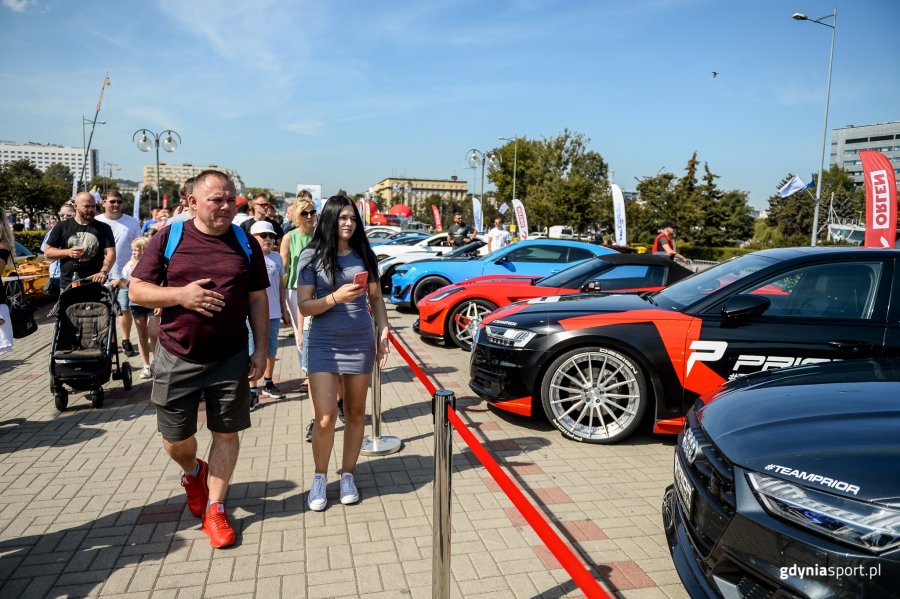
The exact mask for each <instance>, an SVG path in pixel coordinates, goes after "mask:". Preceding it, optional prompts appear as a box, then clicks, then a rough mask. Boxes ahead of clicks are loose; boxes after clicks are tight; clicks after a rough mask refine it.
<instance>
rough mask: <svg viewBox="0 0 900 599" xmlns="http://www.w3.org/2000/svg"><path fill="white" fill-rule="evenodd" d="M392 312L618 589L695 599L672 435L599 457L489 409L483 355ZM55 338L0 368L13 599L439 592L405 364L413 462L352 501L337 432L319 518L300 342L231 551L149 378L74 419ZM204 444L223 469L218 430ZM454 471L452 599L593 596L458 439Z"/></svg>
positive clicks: (4, 567)
mask: <svg viewBox="0 0 900 599" xmlns="http://www.w3.org/2000/svg"><path fill="white" fill-rule="evenodd" d="M42 312H46V309H44V310H42ZM388 313H389V317H390V322H391V326H392V329H393V331H394V333H395V334H396V335H397V336H398V337H399V338H400V339H401V340H402V341H403V342H404V343H405V344H406V345H407V346H408V348H409V351H410V353H411V354H412V356H413V357H414V358H416V359H417V360H419V362H420V364H422V365H423V367H424V369H425V371H426V373H427V374H428V375H429V376H430V377H432V379H433V380H434V381H435V382H436V383H437V385H438V387H443V388H446V389H450V390H452V391H454V392H455V393H456V394H457V398H458V409H459V412H460V415H461V418H462V419H463V421H465V422H467V423H468V424H469V426H470V428H471V430H472V431H473V432H474V434H475V435H476V437H478V438H479V439H481V440H482V441H483V442H484V443H485V445H486V446H487V447H488V448H489V449H490V451H491V452H492V453H493V455H494V456H495V457H496V458H497V459H498V461H499V462H500V463H501V464H502V465H503V466H504V467H505V468H506V469H507V472H508V473H509V474H510V476H511V477H512V478H513V479H514V480H515V481H516V482H517V483H518V484H519V485H520V487H521V488H522V489H523V491H524V493H525V494H526V496H529V497H530V498H531V499H532V500H533V501H534V502H535V503H537V504H538V505H539V507H540V508H541V509H542V510H543V511H544V512H545V513H546V514H547V516H548V517H549V518H550V519H551V522H552V524H553V525H554V527H555V528H556V529H557V530H558V531H559V532H560V533H561V534H562V535H563V537H564V538H565V539H566V540H567V541H568V543H569V544H570V546H571V547H573V549H574V550H575V551H576V553H577V554H578V555H579V556H580V557H581V559H582V560H583V561H584V563H586V564H587V565H588V566H589V567H590V568H591V571H592V572H593V573H594V575H595V576H596V577H598V578H599V579H600V580H601V581H602V583H603V584H604V586H605V587H606V588H607V589H609V590H610V591H611V592H613V593H614V595H616V596H619V597H626V598H634V599H645V598H646V599H650V598H657V597H660V598H661V597H686V596H687V594H686V593H685V591H684V589H683V587H682V586H681V584H680V583H679V580H678V576H677V574H676V573H675V570H674V568H673V566H672V562H671V560H670V559H669V553H668V550H667V549H666V545H665V537H664V535H663V531H662V523H661V519H660V503H661V498H662V494H663V489H664V488H665V486H666V485H668V484H669V483H670V481H671V468H672V452H673V449H672V448H673V439H671V438H666V437H658V436H652V435H650V434H640V435H637V436H636V437H635V438H633V439H631V440H629V441H628V442H627V443H623V444H620V445H615V446H592V445H584V444H579V443H574V442H571V441H567V440H566V439H564V438H562V437H561V436H560V435H559V434H558V433H557V432H556V431H555V429H553V428H552V426H551V425H550V424H549V423H548V422H547V421H546V420H533V419H528V418H521V417H518V416H514V415H509V414H505V413H501V412H497V411H494V410H489V409H487V408H486V407H485V405H484V403H482V402H481V401H479V400H478V399H477V398H475V397H474V396H473V394H472V393H471V392H470V391H469V389H468V386H467V382H468V358H469V354H467V353H465V352H462V351H460V350H457V349H449V348H444V347H437V346H433V345H427V344H425V343H423V342H422V341H421V340H420V339H419V338H418V336H416V335H414V334H413V333H412V330H411V325H412V322H413V320H414V316H413V315H411V314H403V313H400V312H398V311H396V310H394V309H393V307H390V306H389V308H388ZM52 329H53V325H52V323H51V322H45V323H44V324H42V325H41V327H40V329H39V331H38V332H37V333H36V334H34V335H32V336H31V337H28V338H26V339H21V340H17V341H16V346H15V351H14V352H13V353H12V354H6V355H4V356H2V357H0V597H17V598H19V597H21V598H30V597H54V598H57V597H87V596H92V597H93V596H102V597H129V598H132V599H138V598H141V597H153V598H157V597H159V598H163V597H165V598H179V599H181V598H193V597H260V598H269V597H309V598H325V597H373V598H394V597H422V598H425V597H429V596H430V595H431V545H432V536H431V515H432V484H431V478H432V455H433V439H432V435H433V425H432V418H431V413H430V401H429V400H430V398H429V395H428V393H427V392H426V391H425V389H424V387H423V386H422V385H421V384H420V383H419V382H418V381H417V380H416V379H415V377H414V375H413V374H412V371H411V370H410V369H409V368H408V367H407V366H406V365H405V363H404V362H403V361H402V359H401V358H400V356H399V355H398V354H397V352H396V351H392V354H391V356H390V359H389V362H388V364H387V366H386V368H385V369H384V371H383V377H382V412H383V424H382V434H386V435H393V436H396V437H399V438H400V439H401V440H402V441H403V449H402V450H401V451H400V452H399V453H396V454H394V455H390V456H386V457H373V458H366V457H363V458H361V459H360V462H359V466H358V470H357V477H356V479H357V484H358V486H359V489H360V493H361V495H362V501H361V502H360V503H359V504H357V505H354V506H343V505H341V504H340V502H339V501H338V474H337V471H338V468H339V464H340V441H339V437H340V432H339V433H338V439H337V440H336V443H335V454H334V455H333V456H332V460H331V467H330V472H329V478H330V480H329V483H328V496H329V501H330V503H329V507H328V509H326V510H325V511H324V512H320V513H317V512H311V511H309V510H308V508H307V507H306V493H307V490H308V484H309V481H310V480H311V478H312V474H313V463H312V453H311V449H310V445H309V444H307V443H304V442H303V437H304V431H305V427H306V424H307V422H308V420H309V413H308V404H309V400H308V397H307V396H306V395H305V394H303V393H301V392H300V379H299V375H300V372H299V365H298V360H297V353H296V351H295V348H294V345H293V338H291V337H290V336H289V335H288V329H282V332H281V339H280V348H279V361H278V363H277V370H276V377H275V379H276V384H278V385H279V386H280V387H281V389H282V390H284V391H285V392H287V394H288V396H287V398H286V399H285V400H282V401H277V402H276V401H272V400H268V399H266V398H264V399H263V401H262V405H261V406H260V408H259V409H257V410H256V411H255V412H253V416H252V418H253V427H252V428H251V429H249V430H247V431H245V432H243V433H242V435H241V456H240V459H239V462H238V467H237V470H236V472H235V474H234V478H233V481H232V486H231V489H230V492H229V496H228V502H227V505H228V511H229V512H230V514H231V515H232V521H233V523H234V524H235V527H236V528H237V529H238V544H237V545H236V546H235V547H232V548H229V549H223V550H214V549H212V548H211V547H210V546H209V543H208V541H207V538H206V536H205V535H204V534H203V533H202V532H201V531H200V526H199V521H198V519H196V518H194V517H193V516H192V515H191V514H190V512H189V511H188V510H187V509H186V506H185V504H184V494H183V491H182V489H181V487H180V486H179V475H180V471H179V469H178V467H177V466H176V465H175V464H174V463H173V462H171V461H170V460H169V459H168V457H167V456H166V455H165V453H164V452H163V450H162V448H161V445H160V440H159V436H158V434H157V433H156V425H155V415H154V411H153V409H152V407H151V406H150V405H149V394H150V382H149V381H141V380H139V379H137V378H135V385H134V388H133V389H132V390H131V391H128V392H126V391H124V390H123V388H122V384H121V381H110V382H109V383H107V385H105V389H106V402H105V405H104V406H103V407H102V408H99V409H94V408H92V407H91V405H90V403H89V402H88V401H86V400H85V399H84V398H83V394H74V393H73V394H71V395H70V399H69V406H70V407H69V409H68V410H67V411H65V412H63V413H59V412H57V411H56V409H55V407H54V406H53V399H52V396H51V394H50V392H49V386H48V385H49V376H48V359H49V343H50V339H51V337H52ZM120 355H121V354H120ZM130 361H131V364H132V366H133V367H136V366H138V365H139V361H138V358H131V360H130ZM369 432H370V429H369V428H368V427H367V434H369ZM197 439H198V442H199V444H200V452H201V454H203V455H205V454H206V452H207V451H208V449H209V440H210V439H209V435H208V433H207V431H206V430H204V427H203V426H202V423H201V430H200V432H199V433H198V436H197ZM453 470H454V472H453V481H452V489H453V498H452V508H451V509H452V524H453V527H452V549H451V551H452V582H451V585H452V587H451V592H452V596H453V597H465V598H478V597H485V598H488V597H489V598H490V599H501V598H505V597H515V598H531V597H535V598H536V597H541V598H559V597H579V596H582V594H581V593H580V592H579V590H578V589H577V587H576V586H575V585H574V583H572V581H571V579H570V578H569V576H568V575H567V574H566V572H565V570H563V569H562V568H561V567H560V565H559V563H558V562H557V561H556V560H555V558H554V557H553V556H552V555H551V554H550V553H549V551H548V550H547V549H546V548H545V547H544V546H543V544H542V543H541V541H540V540H539V538H538V537H537V535H536V534H535V533H534V532H533V531H532V530H531V528H530V527H529V526H528V525H527V524H526V523H525V521H524V520H523V519H522V517H521V516H520V515H519V514H518V512H517V511H516V510H515V509H514V508H513V506H512V503H511V502H510V501H509V499H507V498H506V497H505V495H503V493H502V492H501V491H500V489H499V487H498V486H497V485H496V483H494V482H493V481H492V480H491V478H490V476H489V475H488V474H487V472H486V471H485V470H484V468H482V467H481V466H480V464H479V463H478V461H477V459H476V458H474V456H473V455H472V453H471V452H470V451H468V450H467V449H466V447H465V445H464V443H463V442H462V441H461V438H460V437H459V436H458V435H457V436H455V443H454V458H453Z"/></svg>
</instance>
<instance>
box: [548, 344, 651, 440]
mask: <svg viewBox="0 0 900 599" xmlns="http://www.w3.org/2000/svg"><path fill="white" fill-rule="evenodd" d="M598 383H599V384H598ZM613 395H615V396H613ZM649 402H650V398H649V393H648V391H647V380H646V377H645V376H644V373H643V371H642V369H641V367H640V366H639V365H638V364H637V362H636V361H635V360H633V359H632V358H630V357H628V356H626V355H625V354H623V353H620V352H618V351H615V350H613V349H610V348H607V347H582V348H578V349H573V350H571V351H568V352H566V353H564V354H562V355H561V356H559V357H558V358H557V359H556V360H554V361H553V363H552V364H551V365H550V367H549V368H548V369H547V371H546V373H544V376H543V379H542V381H541V404H542V405H543V408H544V412H545V413H546V414H547V418H548V419H549V420H550V422H551V424H553V426H555V427H556V428H557V429H559V431H560V432H561V433H562V434H563V436H565V437H568V438H569V439H572V440H574V441H581V442H583V443H599V444H605V443H616V442H618V441H621V440H622V439H625V438H626V437H628V436H629V435H631V434H632V433H633V432H634V431H635V429H637V427H638V426H639V425H640V423H641V420H642V418H643V416H644V412H645V411H646V409H647V404H648V403H649Z"/></svg>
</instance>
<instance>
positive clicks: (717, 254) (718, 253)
mask: <svg viewBox="0 0 900 599" xmlns="http://www.w3.org/2000/svg"><path fill="white" fill-rule="evenodd" d="M752 251H754V250H753V249H752V248H741V247H718V248H710V247H700V246H691V245H688V244H686V243H685V244H678V253H679V254H681V255H682V256H684V257H685V258H689V259H691V260H714V261H716V262H724V261H725V260H729V259H731V258H734V257H735V256H743V255H744V254H749V253H750V252H752Z"/></svg>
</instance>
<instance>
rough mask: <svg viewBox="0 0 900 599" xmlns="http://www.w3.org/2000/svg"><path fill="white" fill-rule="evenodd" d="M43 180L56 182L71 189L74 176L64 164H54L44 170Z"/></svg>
mask: <svg viewBox="0 0 900 599" xmlns="http://www.w3.org/2000/svg"><path fill="white" fill-rule="evenodd" d="M43 179H44V181H57V182H59V183H65V184H66V185H68V186H69V188H71V187H72V181H73V180H74V179H75V174H74V173H72V170H71V169H70V168H69V167H67V166H66V165H65V164H60V163H58V162H54V163H53V164H51V165H49V166H48V167H47V168H46V169H44V175H43Z"/></svg>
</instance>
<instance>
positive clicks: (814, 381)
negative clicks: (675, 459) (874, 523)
mask: <svg viewBox="0 0 900 599" xmlns="http://www.w3.org/2000/svg"><path fill="white" fill-rule="evenodd" d="M746 378H747V380H746V381H739V382H737V383H738V384H729V385H726V386H725V387H724V388H722V389H720V390H719V392H718V393H716V394H714V395H713V396H712V397H710V398H708V399H709V400H712V401H711V403H708V404H707V405H706V406H705V407H703V408H702V409H701V410H700V411H699V413H698V416H699V418H700V421H701V423H702V425H703V428H704V429H705V430H706V432H707V434H708V435H709V437H710V439H711V440H712V442H713V443H714V444H715V445H716V446H717V447H718V448H719V449H720V450H721V451H722V453H723V454H724V455H725V456H726V457H727V458H728V459H729V460H730V461H731V462H733V463H735V464H737V465H739V466H742V467H744V468H747V469H749V470H754V471H757V472H761V473H764V474H767V475H771V476H774V477H777V478H781V479H783V480H786V481H789V482H793V483H797V484H801V485H804V486H808V487H810V488H815V489H819V490H822V491H827V492H830V493H835V494H839V495H844V496H846V497H850V498H853V499H864V500H868V501H876V500H877V501H882V502H888V503H900V483H898V481H900V435H898V434H897V431H898V430H900V360H881V361H878V360H853V361H847V362H840V363H833V364H825V365H817V366H809V367H799V368H791V369H786V370H784V371H781V372H778V373H774V374H773V373H768V375H767V376H760V375H757V376H750V377H746ZM815 476H819V477H822V478H823V479H826V480H825V481H824V482H823V481H822V480H817V479H815V478H814V477H815ZM827 479H831V481H843V482H846V483H848V484H849V485H853V486H856V487H858V488H859V490H858V491H857V492H851V491H849V490H842V489H841V487H842V485H837V484H835V485H831V484H828V482H827Z"/></svg>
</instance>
